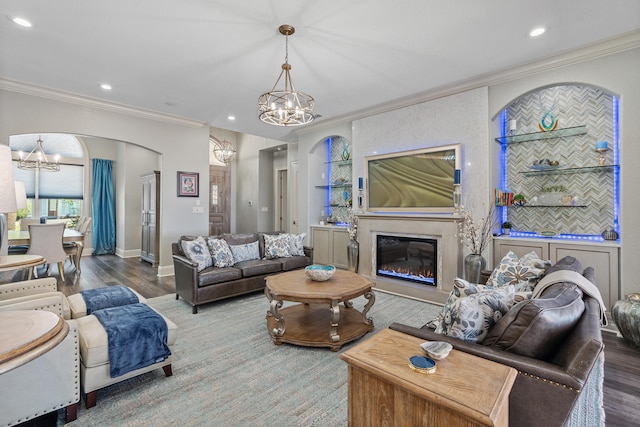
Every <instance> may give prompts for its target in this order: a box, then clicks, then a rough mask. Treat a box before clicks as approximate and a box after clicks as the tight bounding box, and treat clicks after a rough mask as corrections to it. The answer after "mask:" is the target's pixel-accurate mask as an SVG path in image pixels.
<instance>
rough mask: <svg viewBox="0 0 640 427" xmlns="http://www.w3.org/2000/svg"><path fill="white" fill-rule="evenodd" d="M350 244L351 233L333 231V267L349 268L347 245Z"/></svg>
mask: <svg viewBox="0 0 640 427" xmlns="http://www.w3.org/2000/svg"><path fill="white" fill-rule="evenodd" d="M348 244H349V233H348V232H347V230H344V229H341V230H334V231H333V265H335V266H336V267H337V268H345V269H346V268H349V260H348V259H347V245H348Z"/></svg>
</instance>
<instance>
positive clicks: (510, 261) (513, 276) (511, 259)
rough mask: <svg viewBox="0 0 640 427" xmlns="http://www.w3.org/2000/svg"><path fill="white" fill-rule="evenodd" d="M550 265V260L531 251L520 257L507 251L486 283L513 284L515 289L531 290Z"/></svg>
mask: <svg viewBox="0 0 640 427" xmlns="http://www.w3.org/2000/svg"><path fill="white" fill-rule="evenodd" d="M550 266H551V262H549V261H544V260H542V259H540V258H539V257H538V255H536V253H535V252H533V251H532V252H530V253H528V254H526V255H525V256H523V257H522V258H521V259H519V258H518V256H517V255H516V254H514V253H513V252H511V251H509V252H508V253H507V254H506V255H505V256H504V257H503V258H502V260H501V261H500V265H499V266H497V267H496V268H495V269H494V270H493V272H492V273H491V276H490V277H489V280H487V285H492V286H494V287H499V286H505V285H515V286H516V290H517V291H527V290H531V289H533V287H534V286H535V284H536V283H537V282H538V280H540V277H542V276H543V275H544V273H545V269H546V268H547V267H550Z"/></svg>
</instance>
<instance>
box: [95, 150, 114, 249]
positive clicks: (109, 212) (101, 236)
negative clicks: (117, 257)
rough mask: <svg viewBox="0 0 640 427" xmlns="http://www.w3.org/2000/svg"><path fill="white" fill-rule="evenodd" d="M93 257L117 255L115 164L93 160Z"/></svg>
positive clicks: (108, 161)
mask: <svg viewBox="0 0 640 427" xmlns="http://www.w3.org/2000/svg"><path fill="white" fill-rule="evenodd" d="M92 162H93V191H92V198H93V201H92V203H91V207H92V210H93V255H104V254H115V253H116V203H115V197H114V191H113V175H112V169H113V162H112V161H111V160H104V159H92Z"/></svg>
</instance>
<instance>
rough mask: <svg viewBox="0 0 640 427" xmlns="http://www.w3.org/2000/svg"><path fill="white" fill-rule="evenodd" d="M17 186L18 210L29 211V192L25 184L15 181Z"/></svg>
mask: <svg viewBox="0 0 640 427" xmlns="http://www.w3.org/2000/svg"><path fill="white" fill-rule="evenodd" d="M13 182H14V183H15V185H16V208H18V210H20V209H27V190H26V189H25V188H24V182H22V181H13Z"/></svg>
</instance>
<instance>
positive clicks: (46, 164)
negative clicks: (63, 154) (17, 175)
mask: <svg viewBox="0 0 640 427" xmlns="http://www.w3.org/2000/svg"><path fill="white" fill-rule="evenodd" d="M18 156H19V157H20V160H18V169H25V170H40V171H43V172H59V171H60V164H59V163H58V161H59V160H60V156H58V155H56V156H55V157H54V161H53V162H50V161H49V159H47V155H46V154H45V153H44V148H42V139H41V137H40V136H39V137H38V140H37V141H36V146H35V147H33V150H31V152H30V153H29V154H27V157H24V153H23V152H22V151H20V152H18Z"/></svg>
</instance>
